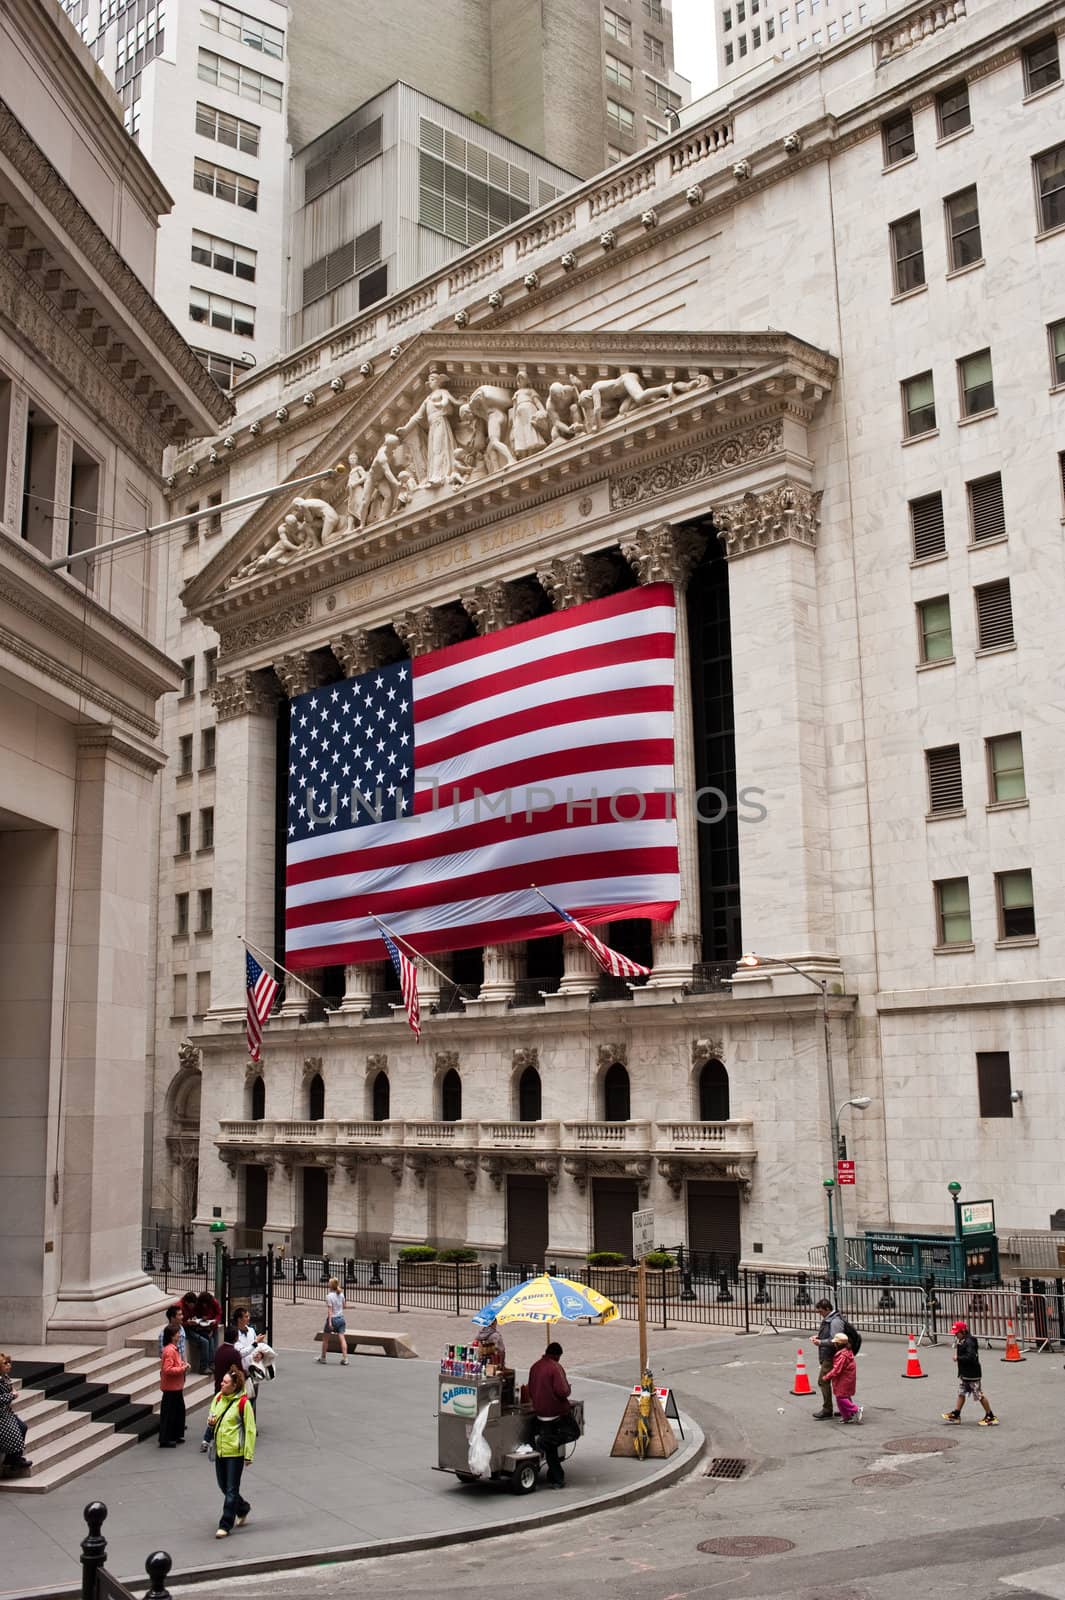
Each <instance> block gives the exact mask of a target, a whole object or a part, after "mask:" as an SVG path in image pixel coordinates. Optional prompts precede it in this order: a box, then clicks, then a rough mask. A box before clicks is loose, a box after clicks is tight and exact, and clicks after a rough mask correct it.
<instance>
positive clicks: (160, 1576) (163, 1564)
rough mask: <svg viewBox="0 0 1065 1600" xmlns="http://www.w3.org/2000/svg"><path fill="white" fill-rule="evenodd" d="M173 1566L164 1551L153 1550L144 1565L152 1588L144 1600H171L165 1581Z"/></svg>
mask: <svg viewBox="0 0 1065 1600" xmlns="http://www.w3.org/2000/svg"><path fill="white" fill-rule="evenodd" d="M173 1565H174V1563H173V1562H172V1561H171V1559H170V1557H169V1556H168V1555H167V1553H166V1551H165V1550H153V1551H152V1553H151V1555H150V1556H149V1557H148V1559H147V1561H146V1562H145V1563H144V1570H145V1572H146V1573H147V1574H148V1576H149V1578H150V1579H151V1582H152V1586H151V1588H150V1589H149V1590H148V1593H147V1594H146V1595H145V1597H144V1600H171V1596H170V1590H169V1589H168V1588H167V1586H166V1580H167V1578H168V1577H169V1576H170V1568H171V1567H172V1566H173Z"/></svg>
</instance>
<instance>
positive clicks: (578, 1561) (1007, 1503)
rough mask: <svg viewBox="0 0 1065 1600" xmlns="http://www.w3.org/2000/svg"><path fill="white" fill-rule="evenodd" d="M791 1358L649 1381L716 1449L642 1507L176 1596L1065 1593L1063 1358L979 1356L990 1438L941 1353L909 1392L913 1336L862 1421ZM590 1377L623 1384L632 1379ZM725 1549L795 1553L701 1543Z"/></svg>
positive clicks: (712, 1361)
mask: <svg viewBox="0 0 1065 1600" xmlns="http://www.w3.org/2000/svg"><path fill="white" fill-rule="evenodd" d="M806 1350H807V1355H808V1356H809V1354H810V1347H809V1343H808V1342H807V1343H806ZM794 1353H795V1341H794V1340H791V1339H786V1338H747V1339H743V1338H735V1339H732V1338H729V1339H726V1340H720V1339H716V1340H714V1341H713V1343H708V1344H707V1345H705V1346H694V1347H690V1348H688V1349H684V1350H676V1351H674V1352H673V1353H672V1356H671V1357H670V1358H669V1360H668V1361H662V1362H659V1364H658V1366H657V1367H656V1378H657V1379H658V1381H660V1382H669V1383H671V1384H672V1385H673V1387H674V1388H675V1389H676V1390H677V1392H678V1394H679V1396H680V1402H681V1405H682V1407H683V1408H684V1409H686V1410H687V1411H688V1412H690V1413H691V1414H693V1415H694V1416H695V1417H696V1418H697V1420H698V1421H699V1422H700V1423H701V1425H702V1426H703V1427H704V1428H705V1429H706V1431H707V1435H708V1438H709V1440H710V1441H711V1444H710V1449H709V1451H708V1457H707V1459H706V1460H704V1462H703V1463H702V1464H701V1465H700V1466H699V1467H698V1468H697V1469H696V1471H695V1473H693V1474H692V1475H691V1476H689V1477H688V1478H686V1479H684V1480H682V1481H681V1482H679V1483H678V1484H676V1485H675V1486H674V1487H672V1488H669V1489H666V1490H664V1491H663V1492H662V1493H660V1494H658V1495H654V1496H652V1497H650V1498H648V1499H646V1500H642V1501H640V1502H638V1503H636V1504H634V1505H632V1506H628V1507H621V1508H619V1509H617V1510H613V1511H604V1512H600V1513H598V1514H595V1515H591V1516H584V1517H580V1518H578V1519H576V1520H574V1521H571V1522H565V1523H560V1524H558V1525H557V1526H555V1527H552V1528H541V1529H539V1530H536V1531H529V1532H524V1533H520V1532H514V1533H512V1534H507V1535H504V1536H502V1537H496V1538H492V1539H486V1540H483V1541H480V1542H476V1543H469V1544H461V1545H455V1546H452V1547H450V1548H447V1549H443V1550H439V1551H435V1552H434V1551H427V1552H424V1553H421V1554H417V1555H408V1556H397V1557H391V1558H386V1559H370V1560H365V1561H360V1562H355V1563H349V1564H346V1565H334V1566H318V1567H315V1566H309V1567H305V1568H301V1569H299V1570H298V1571H293V1572H286V1573H280V1574H278V1575H277V1576H276V1577H264V1576H262V1575H257V1576H255V1577H248V1578H240V1577H234V1578H232V1579H229V1580H227V1581H225V1582H212V1583H207V1584H202V1585H198V1586H196V1587H195V1588H189V1589H183V1590H181V1591H180V1592H181V1593H183V1594H187V1595H189V1596H190V1597H201V1600H239V1597H240V1596H241V1595H243V1594H249V1595H255V1596H261V1597H262V1600H290V1597H291V1600H296V1597H297V1596H298V1597H299V1600H318V1597H322V1600H325V1597H333V1596H347V1595H356V1594H358V1595H359V1596H362V1597H364V1600H365V1597H370V1600H414V1597H419V1600H422V1597H425V1596H427V1595H431V1596H433V1597H434V1600H447V1597H449V1596H451V1595H456V1596H457V1595H461V1596H462V1600H480V1597H484V1600H499V1597H501V1596H508V1597H509V1596H512V1595H517V1594H522V1593H528V1592H536V1593H540V1594H545V1593H546V1594H549V1595H557V1596H559V1597H560V1600H571V1597H572V1600H584V1597H590V1600H597V1597H600V1596H602V1597H604V1600H606V1597H607V1596H611V1597H617V1600H711V1597H713V1600H757V1597H759V1596H766V1597H767V1600H768V1597H772V1600H914V1597H915V1596H923V1595H926V1594H928V1595H934V1596H935V1597H936V1600H955V1597H957V1600H991V1597H995V1600H1026V1597H1027V1596H1031V1595H1039V1596H1048V1597H1050V1600H1065V1491H1063V1477H1065V1471H1063V1466H1062V1450H1061V1411H1062V1398H1063V1393H1062V1391H1063V1386H1065V1373H1063V1372H1062V1363H1061V1357H1060V1355H1053V1354H1049V1353H1048V1354H1044V1355H1042V1356H1036V1355H1034V1354H1030V1355H1029V1357H1028V1360H1027V1361H1026V1362H1025V1363H1023V1364H1022V1365H1018V1366H1006V1365H1003V1364H1001V1363H1000V1359H999V1357H1000V1352H999V1351H997V1350H995V1351H987V1352H985V1353H984V1356H983V1360H984V1384H985V1388H986V1390H987V1392H988V1394H989V1395H990V1397H991V1400H992V1402H993V1404H994V1405H995V1408H996V1411H997V1412H998V1414H999V1415H1000V1417H1001V1418H1002V1424H1001V1426H1000V1427H998V1428H993V1429H985V1428H979V1427H977V1425H976V1414H975V1412H974V1410H973V1407H972V1404H971V1403H970V1405H969V1407H967V1410H966V1416H965V1421H964V1424H963V1426H962V1427H960V1428H951V1427H948V1426H945V1425H944V1424H943V1423H942V1421H941V1420H940V1413H941V1411H944V1410H946V1409H948V1407H949V1406H950V1405H951V1404H952V1403H953V1390H954V1381H953V1365H952V1362H951V1359H950V1353H949V1351H948V1350H947V1349H944V1348H939V1349H934V1350H927V1349H926V1350H924V1351H922V1361H923V1363H924V1367H925V1370H926V1371H927V1372H928V1374H929V1377H928V1379H927V1381H924V1382H907V1381H906V1380H904V1379H903V1378H902V1377H901V1372H902V1369H903V1366H904V1364H905V1341H902V1342H901V1343H900V1342H899V1341H897V1340H891V1341H889V1340H880V1339H867V1340H866V1342H865V1346H864V1348H863V1351H862V1355H861V1358H860V1360H859V1372H860V1390H859V1396H858V1398H859V1400H864V1402H865V1405H866V1413H865V1420H864V1422H863V1424H862V1426H861V1427H844V1426H843V1425H842V1424H839V1423H836V1422H830V1423H829V1422H824V1423H815V1422H814V1421H813V1420H812V1415H811V1413H812V1411H813V1409H814V1408H815V1404H816V1402H815V1401H811V1400H809V1399H800V1398H796V1397H793V1396H792V1395H791V1394H790V1393H789V1390H790V1387H791V1382H792V1372H793V1366H794ZM585 1370H586V1371H587V1373H588V1375H589V1376H595V1377H598V1378H605V1379H611V1378H618V1379H621V1378H623V1377H624V1376H625V1369H624V1368H623V1367H613V1366H596V1367H591V1366H589V1367H587V1368H586V1369H585ZM914 1440H917V1441H920V1442H919V1443H918V1444H912V1443H911V1444H908V1445H906V1444H904V1445H903V1446H902V1447H901V1449H900V1448H899V1447H898V1446H897V1445H896V1443H895V1442H896V1441H914ZM710 1457H713V1458H720V1457H732V1458H740V1459H743V1460H744V1461H745V1462H747V1466H746V1468H745V1471H744V1476H743V1477H742V1478H741V1479H739V1480H736V1481H718V1480H715V1479H711V1478H708V1477H707V1476H705V1470H706V1466H707V1462H708V1460H709V1459H710ZM855 1480H858V1481H857V1482H856V1481H855ZM561 1498H562V1497H561V1496H560V1497H559V1499H560V1500H561ZM722 1538H725V1539H730V1538H740V1539H750V1538H754V1539H762V1538H769V1539H774V1540H786V1541H788V1542H789V1545H790V1548H787V1549H784V1550H780V1551H778V1552H777V1553H766V1554H757V1555H752V1554H740V1555H726V1554H720V1553H704V1552H703V1551H700V1550H699V1549H698V1548H697V1547H698V1545H699V1544H700V1543H702V1542H704V1541H707V1540H716V1539H722ZM250 1544H251V1541H250V1540H249V1547H250ZM242 1553H243V1552H242ZM249 1553H250V1550H249ZM234 1554H236V1551H234Z"/></svg>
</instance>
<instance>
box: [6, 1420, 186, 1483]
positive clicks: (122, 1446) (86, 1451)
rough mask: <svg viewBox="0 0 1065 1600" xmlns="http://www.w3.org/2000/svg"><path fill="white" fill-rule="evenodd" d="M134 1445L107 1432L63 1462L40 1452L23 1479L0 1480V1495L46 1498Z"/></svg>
mask: <svg viewBox="0 0 1065 1600" xmlns="http://www.w3.org/2000/svg"><path fill="white" fill-rule="evenodd" d="M136 1443H137V1436H136V1434H134V1433H114V1432H113V1431H111V1430H107V1431H106V1432H104V1433H103V1436H102V1437H101V1438H99V1439H98V1440H94V1441H93V1442H92V1443H91V1444H88V1445H83V1446H82V1447H81V1448H79V1449H78V1450H76V1451H75V1453H74V1454H73V1455H68V1456H66V1457H65V1458H63V1459H56V1460H53V1461H45V1460H44V1459H43V1452H42V1457H41V1458H40V1459H38V1458H36V1457H35V1458H33V1468H32V1470H31V1471H30V1472H28V1473H27V1474H26V1475H25V1477H21V1478H0V1495H2V1494H47V1493H48V1491H49V1489H58V1488H59V1485H60V1484H62V1483H69V1482H70V1480H71V1478H76V1477H77V1476H78V1474H79V1473H82V1472H87V1471H88V1470H89V1469H90V1467H98V1466H99V1465H100V1463H101V1462H102V1461H106V1460H107V1459H108V1458H109V1457H110V1456H114V1455H118V1453H119V1452H120V1451H122V1450H131V1449H132V1448H133V1446H134V1445H135V1444H136ZM186 1448H187V1447H186Z"/></svg>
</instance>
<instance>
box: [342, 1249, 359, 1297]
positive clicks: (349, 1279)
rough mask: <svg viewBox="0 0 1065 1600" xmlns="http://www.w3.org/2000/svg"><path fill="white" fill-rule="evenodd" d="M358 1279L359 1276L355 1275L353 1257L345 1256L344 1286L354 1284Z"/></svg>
mask: <svg viewBox="0 0 1065 1600" xmlns="http://www.w3.org/2000/svg"><path fill="white" fill-rule="evenodd" d="M357 1281H358V1280H357V1278H356V1276H355V1263H354V1261H353V1260H352V1259H351V1257H350V1256H345V1257H344V1287H345V1289H346V1288H347V1287H348V1285H349V1284H354V1283H356V1282H357Z"/></svg>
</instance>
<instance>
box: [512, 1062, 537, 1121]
mask: <svg viewBox="0 0 1065 1600" xmlns="http://www.w3.org/2000/svg"><path fill="white" fill-rule="evenodd" d="M542 1115H543V1096H542V1094H541V1091H540V1074H539V1073H538V1072H537V1070H536V1068H535V1067H526V1068H525V1071H524V1072H523V1073H522V1075H521V1077H520V1078H519V1080H518V1121H519V1122H539V1121H540V1118H541V1116H542Z"/></svg>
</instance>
